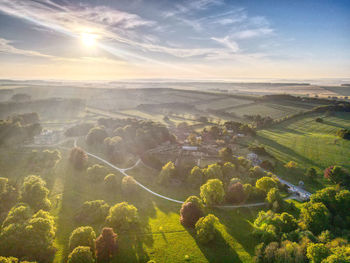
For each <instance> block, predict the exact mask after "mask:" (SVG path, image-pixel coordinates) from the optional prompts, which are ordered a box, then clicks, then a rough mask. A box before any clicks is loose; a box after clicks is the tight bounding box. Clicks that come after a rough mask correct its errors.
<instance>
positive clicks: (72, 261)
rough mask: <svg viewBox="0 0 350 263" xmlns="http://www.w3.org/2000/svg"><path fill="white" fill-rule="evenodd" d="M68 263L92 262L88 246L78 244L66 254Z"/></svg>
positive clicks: (92, 258) (93, 260)
mask: <svg viewBox="0 0 350 263" xmlns="http://www.w3.org/2000/svg"><path fill="white" fill-rule="evenodd" d="M67 262H68V263H94V262H95V259H94V257H93V255H92V252H91V250H90V248H89V247H84V246H79V247H76V248H74V250H73V251H72V252H71V253H70V254H69V256H68V261H67Z"/></svg>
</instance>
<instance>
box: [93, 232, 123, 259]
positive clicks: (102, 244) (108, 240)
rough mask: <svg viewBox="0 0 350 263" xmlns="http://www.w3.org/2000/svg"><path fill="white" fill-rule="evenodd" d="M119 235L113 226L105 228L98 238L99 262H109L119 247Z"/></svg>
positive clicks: (97, 251)
mask: <svg viewBox="0 0 350 263" xmlns="http://www.w3.org/2000/svg"><path fill="white" fill-rule="evenodd" d="M117 237H118V235H117V234H115V233H114V232H113V229H112V228H107V227H105V228H103V229H102V233H101V235H99V237H98V238H97V239H96V242H95V244H96V258H97V262H108V261H109V259H110V258H111V256H112V255H113V254H114V253H115V252H116V250H117V248H118V244H117Z"/></svg>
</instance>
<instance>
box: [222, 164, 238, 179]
mask: <svg viewBox="0 0 350 263" xmlns="http://www.w3.org/2000/svg"><path fill="white" fill-rule="evenodd" d="M222 173H223V176H224V179H225V180H226V181H228V180H230V179H231V178H232V177H234V176H238V173H237V169H236V166H235V165H234V164H233V163H230V162H226V163H225V164H224V165H223V166H222Z"/></svg>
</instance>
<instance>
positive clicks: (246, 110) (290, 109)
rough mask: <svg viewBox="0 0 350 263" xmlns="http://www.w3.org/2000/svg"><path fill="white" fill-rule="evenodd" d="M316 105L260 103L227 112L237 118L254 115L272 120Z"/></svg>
mask: <svg viewBox="0 0 350 263" xmlns="http://www.w3.org/2000/svg"><path fill="white" fill-rule="evenodd" d="M314 106H316V105H313V104H310V103H297V102H282V103H278V102H262V103H256V104H249V105H247V106H242V107H237V108H233V109H231V110H228V112H231V113H234V114H236V115H237V116H240V117H242V116H243V115H256V114H260V115H261V116H270V117H272V118H273V119H279V118H283V117H286V116H290V115H293V114H296V113H299V112H301V111H307V110H310V109H311V108H313V107H314Z"/></svg>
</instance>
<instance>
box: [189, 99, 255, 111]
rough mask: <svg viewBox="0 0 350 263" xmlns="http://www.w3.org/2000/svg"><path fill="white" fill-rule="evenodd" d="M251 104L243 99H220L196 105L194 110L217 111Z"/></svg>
mask: <svg viewBox="0 0 350 263" xmlns="http://www.w3.org/2000/svg"><path fill="white" fill-rule="evenodd" d="M251 102H252V101H251V100H245V99H237V98H222V99H219V100H213V101H211V102H208V103H203V104H200V105H196V108H197V109H200V110H206V109H213V110H218V109H224V108H228V107H233V106H239V105H244V104H248V103H251Z"/></svg>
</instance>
